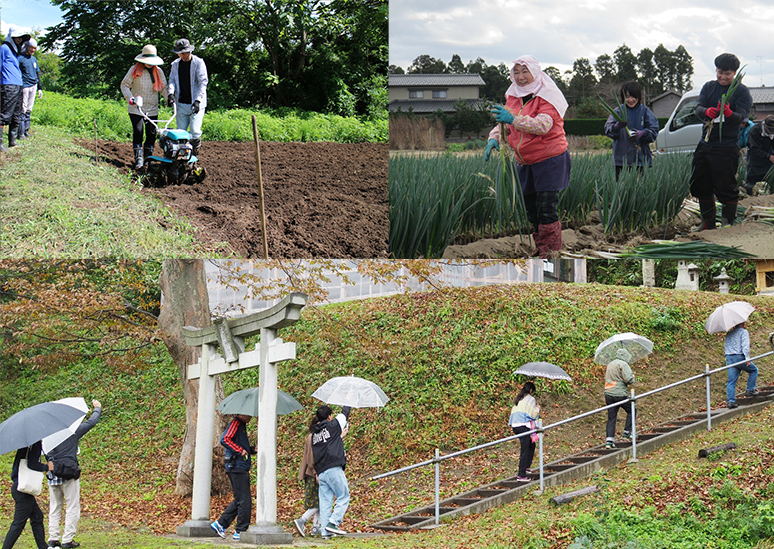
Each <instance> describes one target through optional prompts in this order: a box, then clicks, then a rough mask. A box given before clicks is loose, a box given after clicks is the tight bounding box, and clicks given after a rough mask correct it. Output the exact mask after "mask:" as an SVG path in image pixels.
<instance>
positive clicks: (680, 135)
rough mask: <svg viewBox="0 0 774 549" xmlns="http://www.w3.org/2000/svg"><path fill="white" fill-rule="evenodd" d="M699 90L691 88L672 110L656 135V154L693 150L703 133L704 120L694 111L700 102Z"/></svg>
mask: <svg viewBox="0 0 774 549" xmlns="http://www.w3.org/2000/svg"><path fill="white" fill-rule="evenodd" d="M699 91H700V90H691V91H689V92H686V93H685V95H683V97H682V99H680V102H679V103H678V104H677V106H676V107H675V110H674V111H672V115H671V116H670V117H669V121H668V122H667V123H666V126H664V129H663V130H661V131H660V132H658V137H656V154H669V153H676V152H693V151H695V150H696V145H698V144H699V140H700V139H701V134H702V128H703V125H702V121H701V120H700V119H699V117H698V116H696V113H695V112H694V111H695V110H696V105H697V104H698V102H699Z"/></svg>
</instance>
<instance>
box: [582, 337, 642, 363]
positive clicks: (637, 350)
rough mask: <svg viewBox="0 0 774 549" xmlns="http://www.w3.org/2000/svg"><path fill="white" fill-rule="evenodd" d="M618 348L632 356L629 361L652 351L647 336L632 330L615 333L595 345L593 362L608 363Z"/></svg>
mask: <svg viewBox="0 0 774 549" xmlns="http://www.w3.org/2000/svg"><path fill="white" fill-rule="evenodd" d="M618 349H626V351H627V352H628V353H629V354H630V355H631V356H632V358H631V359H630V360H629V363H632V362H636V361H638V360H640V359H641V358H645V357H646V356H648V355H649V354H650V353H652V352H653V342H652V341H651V340H649V339H648V338H647V337H643V336H641V335H637V334H634V333H632V332H626V333H622V334H615V335H614V336H612V337H608V338H607V339H606V340H604V341H603V342H602V343H600V344H599V345H598V346H597V350H596V352H595V353H594V362H596V363H597V364H603V365H607V364H610V362H611V361H612V360H614V359H615V353H616V351H617V350H618Z"/></svg>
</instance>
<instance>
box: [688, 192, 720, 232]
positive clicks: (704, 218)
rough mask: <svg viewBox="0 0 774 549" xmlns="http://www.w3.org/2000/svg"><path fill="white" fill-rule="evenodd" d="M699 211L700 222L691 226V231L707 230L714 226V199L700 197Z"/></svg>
mask: <svg viewBox="0 0 774 549" xmlns="http://www.w3.org/2000/svg"><path fill="white" fill-rule="evenodd" d="M699 211H700V212H701V223H699V225H697V226H696V227H693V228H691V231H692V232H695V233H697V232H699V231H707V230H712V229H714V228H715V199H714V198H700V199H699Z"/></svg>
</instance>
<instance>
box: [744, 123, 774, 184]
mask: <svg viewBox="0 0 774 549" xmlns="http://www.w3.org/2000/svg"><path fill="white" fill-rule="evenodd" d="M747 158H749V161H748V165H747V181H746V182H745V184H744V190H745V192H746V193H747V194H748V195H749V196H752V195H753V191H754V189H755V184H756V183H758V182H759V181H763V179H764V177H765V176H766V174H767V173H768V171H769V170H770V169H771V167H772V166H774V114H770V115H768V116H767V117H766V118H765V120H763V121H761V122H758V123H757V124H755V125H754V126H753V127H752V129H751V130H750V136H749V139H748V142H747Z"/></svg>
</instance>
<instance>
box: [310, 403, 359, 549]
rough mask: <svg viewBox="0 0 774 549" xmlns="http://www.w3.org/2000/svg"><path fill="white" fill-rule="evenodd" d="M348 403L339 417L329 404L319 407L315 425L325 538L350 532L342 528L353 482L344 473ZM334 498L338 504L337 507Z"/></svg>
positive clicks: (323, 535)
mask: <svg viewBox="0 0 774 549" xmlns="http://www.w3.org/2000/svg"><path fill="white" fill-rule="evenodd" d="M350 411H351V408H350V407H349V406H344V407H343V408H342V410H341V413H340V414H338V415H337V416H336V417H335V418H334V417H333V410H331V407H330V406H328V405H327V404H323V405H322V406H320V407H319V408H317V419H318V421H317V423H315V424H314V425H312V454H313V455H314V470H315V471H316V472H317V482H318V483H319V484H320V491H319V496H320V524H321V525H322V531H321V533H322V537H323V539H330V538H331V537H332V536H334V535H338V536H343V535H345V534H346V533H347V532H345V531H344V530H342V529H341V528H339V525H340V524H341V521H342V520H344V514H345V513H346V512H347V508H348V507H349V484H348V483H347V477H346V475H345V474H344V468H345V467H346V466H347V454H346V452H345V451H344V440H343V437H344V435H345V434H346V433H347V430H348V429H349V423H348V420H349V412H350ZM334 498H335V500H336V508H335V509H334V508H333V501H334Z"/></svg>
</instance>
